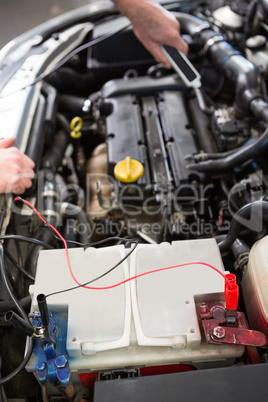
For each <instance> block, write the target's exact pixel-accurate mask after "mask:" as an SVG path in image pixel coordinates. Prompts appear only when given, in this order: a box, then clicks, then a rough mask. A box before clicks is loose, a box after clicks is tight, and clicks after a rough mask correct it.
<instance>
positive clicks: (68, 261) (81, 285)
mask: <svg viewBox="0 0 268 402" xmlns="http://www.w3.org/2000/svg"><path fill="white" fill-rule="evenodd" d="M14 201H22V202H23V203H25V204H26V205H28V206H29V207H30V208H31V209H32V210H33V211H34V212H35V213H36V215H37V216H38V217H39V218H40V219H41V220H42V222H44V223H45V224H46V225H48V226H49V227H50V228H51V229H52V230H54V231H55V233H56V234H57V235H58V236H59V237H60V239H61V240H62V242H63V244H64V247H65V251H66V259H67V264H68V268H69V272H70V274H71V277H72V278H73V280H74V281H75V283H77V285H78V286H76V287H73V288H70V289H65V290H63V291H59V292H55V293H53V294H58V293H63V292H66V291H70V290H74V289H76V288H78V287H83V288H85V289H91V290H107V289H112V288H115V287H117V286H120V285H123V284H124V283H126V282H129V281H131V280H133V279H137V278H139V277H141V276H145V275H149V274H153V273H156V272H160V271H165V270H168V269H173V268H179V267H183V266H187V265H194V264H200V265H204V266H207V267H209V268H211V269H213V270H214V271H216V272H217V273H218V274H220V275H221V276H222V277H223V278H224V280H225V281H226V283H227V284H228V286H229V288H230V289H232V288H233V286H232V283H231V282H230V281H229V280H228V278H226V276H225V275H224V274H223V273H222V272H221V271H220V270H218V269H217V268H216V267H214V266H213V265H210V264H208V263H205V262H189V263H186V264H179V265H174V266H171V267H165V268H159V269H156V270H153V271H148V272H144V273H142V274H139V275H135V276H133V277H131V278H128V279H125V280H124V281H122V282H119V283H116V284H114V285H111V286H105V287H92V286H87V285H88V284H89V283H92V282H94V281H96V280H97V279H99V278H100V277H103V276H105V275H107V274H108V273H109V272H111V271H112V270H113V269H115V268H116V267H117V266H118V265H120V264H121V263H122V262H123V261H124V260H125V259H126V258H128V257H129V255H130V254H131V253H132V252H133V251H134V249H135V248H136V247H137V245H138V243H136V245H135V246H134V247H133V249H132V250H131V251H130V252H129V253H128V254H127V255H126V256H125V257H124V258H123V259H122V260H120V261H119V262H118V263H117V264H116V266H114V267H112V268H111V269H110V270H108V271H107V272H106V273H104V274H102V275H101V276H100V277H98V278H95V279H92V280H90V281H88V282H86V283H83V284H81V283H80V282H79V281H78V280H77V279H76V277H75V275H74V273H73V270H72V267H71V263H70V257H69V252H68V246H67V243H66V240H65V239H64V237H63V236H62V235H61V234H60V233H59V232H58V230H57V229H56V228H55V227H54V226H53V225H51V224H48V222H47V221H46V220H45V218H44V217H43V216H42V215H41V214H40V213H39V212H38V211H37V209H36V208H35V207H34V206H33V205H32V204H31V203H30V202H29V201H26V200H24V199H23V198H21V197H19V196H17V197H15V199H14ZM51 295H52V293H51V294H49V295H47V296H46V297H48V296H51Z"/></svg>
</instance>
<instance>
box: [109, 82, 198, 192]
mask: <svg viewBox="0 0 268 402" xmlns="http://www.w3.org/2000/svg"><path fill="white" fill-rule="evenodd" d="M102 95H103V98H104V105H105V110H106V111H107V117H106V130H107V144H108V163H109V174H110V175H113V169H114V166H115V165H116V164H117V163H118V162H120V161H121V160H124V159H125V158H126V156H130V157H131V158H132V159H136V160H138V161H140V162H141V163H142V164H143V166H144V175H143V176H142V177H141V178H139V179H138V184H139V185H141V186H142V187H143V188H145V189H147V190H148V189H150V190H153V191H154V192H156V193H158V192H166V191H169V190H172V189H174V188H178V187H180V186H181V185H183V184H187V183H191V181H193V180H195V181H197V182H200V181H201V180H202V175H200V174H199V173H196V172H192V171H191V170H189V169H188V168H187V161H186V157H187V156H188V155H193V154H195V153H197V152H198V150H197V147H196V144H195V141H194V138H193V135H192V132H191V127H190V124H189V120H188V116H187V111H186V102H185V87H183V85H182V84H181V81H180V80H179V78H177V77H176V76H169V77H164V78H160V79H156V78H151V77H138V78H129V79H125V80H124V79H120V80H113V81H109V82H108V83H106V84H105V86H104V87H103V89H102ZM178 123H179V124H178Z"/></svg>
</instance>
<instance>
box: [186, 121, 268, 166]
mask: <svg viewBox="0 0 268 402" xmlns="http://www.w3.org/2000/svg"><path fill="white" fill-rule="evenodd" d="M267 146H268V128H266V130H265V131H264V133H263V134H262V135H261V136H260V137H259V138H258V139H257V140H255V141H254V142H253V143H250V144H248V145H244V146H242V147H240V148H238V149H237V150H236V151H235V152H233V153H232V154H230V155H229V156H227V157H224V158H222V157H221V154H220V153H219V154H215V159H213V160H207V161H204V162H199V163H198V164H191V165H188V166H187V168H188V169H194V170H198V171H201V172H213V173H214V172H226V171H227V170H230V169H233V168H235V167H236V166H239V165H241V164H242V163H244V162H246V161H247V160H249V159H251V158H254V157H255V156H257V155H259V154H261V153H262V152H263V151H264V150H265V149H266V147H267ZM217 155H218V156H219V158H218V159H216V156H217Z"/></svg>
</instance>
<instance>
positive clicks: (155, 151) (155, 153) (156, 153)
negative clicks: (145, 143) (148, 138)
mask: <svg viewBox="0 0 268 402" xmlns="http://www.w3.org/2000/svg"><path fill="white" fill-rule="evenodd" d="M161 155H162V152H161V149H159V148H156V149H155V150H154V157H155V158H157V157H159V156H161Z"/></svg>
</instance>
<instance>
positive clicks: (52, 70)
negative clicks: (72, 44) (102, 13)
mask: <svg viewBox="0 0 268 402" xmlns="http://www.w3.org/2000/svg"><path fill="white" fill-rule="evenodd" d="M129 26H130V23H128V24H127V25H125V26H124V27H122V28H120V29H118V30H117V31H115V32H112V33H108V34H106V35H103V36H101V37H99V38H96V39H93V40H91V41H90V42H87V43H84V44H83V45H81V46H79V47H77V48H76V49H74V50H73V51H72V52H70V53H69V54H68V55H67V56H65V57H64V58H63V59H62V60H61V61H59V62H58V63H57V64H56V65H55V66H54V67H53V68H52V69H51V70H50V71H48V72H45V73H42V74H40V75H39V76H38V77H36V78H35V79H34V80H33V81H32V82H30V83H29V84H27V85H24V86H23V87H21V88H18V89H16V90H15V91H13V92H9V93H7V94H6V95H4V96H1V95H0V99H1V98H5V97H7V96H9V95H13V94H14V93H17V92H19V91H22V90H24V89H26V88H28V87H30V86H32V85H35V84H37V83H38V82H40V81H42V80H44V79H45V78H47V77H48V76H49V75H50V74H52V73H54V72H55V71H56V70H58V69H59V68H60V67H62V66H63V65H64V64H66V63H67V62H68V61H69V60H70V59H72V58H73V57H74V56H75V55H77V54H78V53H80V52H82V51H83V50H86V49H89V48H90V47H92V46H95V45H97V44H98V43H101V42H103V41H104V40H106V39H109V38H111V37H113V36H114V35H117V34H118V33H120V32H123V31H124V30H125V29H127V28H128V27H129Z"/></svg>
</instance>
